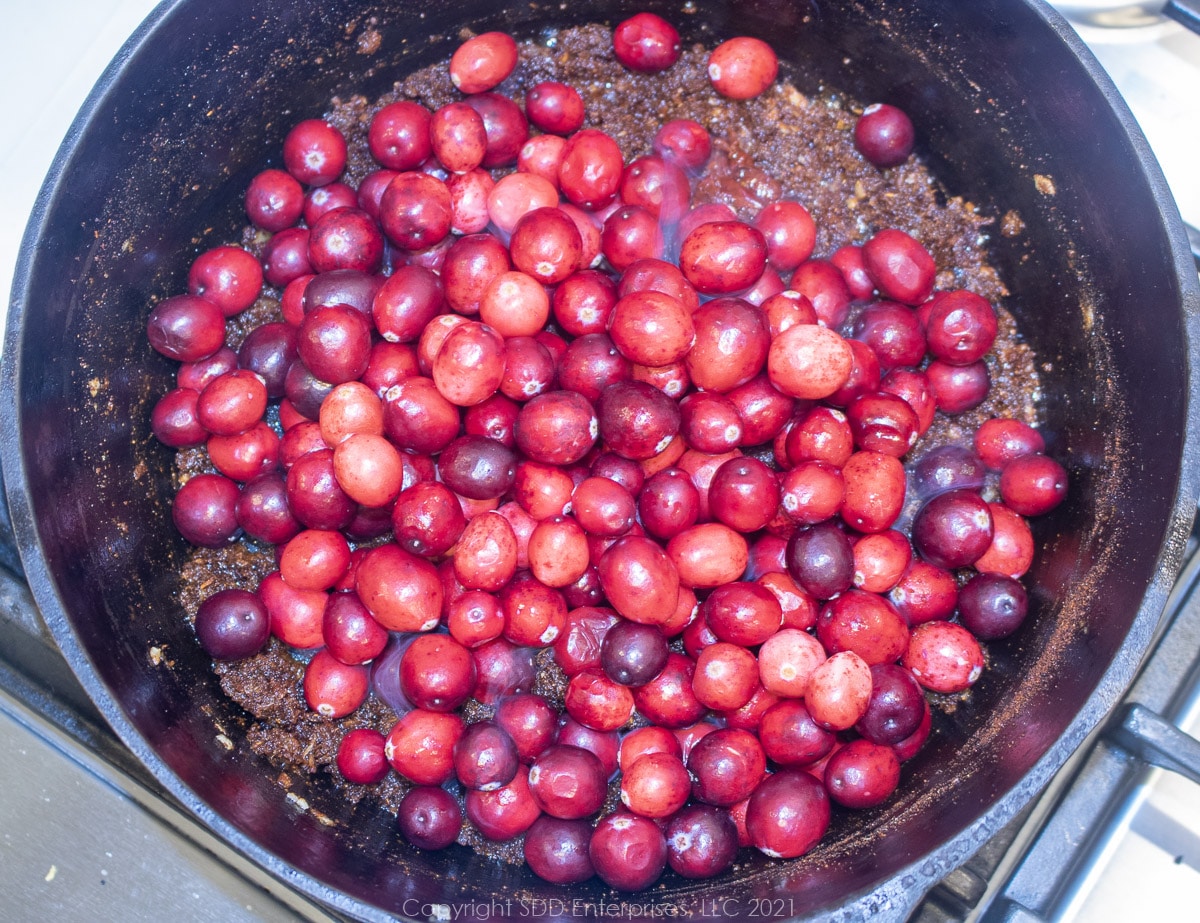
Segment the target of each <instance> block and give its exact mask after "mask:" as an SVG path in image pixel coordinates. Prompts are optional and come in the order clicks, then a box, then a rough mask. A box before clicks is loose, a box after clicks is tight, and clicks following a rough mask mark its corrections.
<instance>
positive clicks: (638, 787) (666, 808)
mask: <svg viewBox="0 0 1200 923" xmlns="http://www.w3.org/2000/svg"><path fill="white" fill-rule="evenodd" d="M691 788H692V780H691V777H690V776H689V775H688V771H687V769H686V768H685V767H684V765H683V760H681V759H680V758H679V757H678V756H676V755H674V754H671V753H649V754H646V755H645V756H642V757H641V758H639V759H638V760H636V761H635V762H633V763H632V764H631V765H629V766H627V767H625V769H624V770H623V771H622V773H621V803H622V804H624V805H625V807H627V808H628V809H629V810H630V811H632V812H633V813H634V814H638V815H640V816H642V817H652V818H663V817H670V816H671V815H672V814H674V813H675V812H676V811H678V810H679V809H680V808H682V807H683V806H684V805H685V804H686V803H687V800H688V796H689V795H690V794H691Z"/></svg>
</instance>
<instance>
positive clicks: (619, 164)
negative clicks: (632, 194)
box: [558, 128, 624, 209]
mask: <svg viewBox="0 0 1200 923" xmlns="http://www.w3.org/2000/svg"><path fill="white" fill-rule="evenodd" d="M623 171H624V161H623V159H622V156H621V149H620V147H619V146H618V145H617V142H616V141H614V140H613V139H612V138H611V137H610V136H609V135H606V134H605V133H604V132H602V131H598V130H597V129H594V128H583V129H580V130H579V131H577V132H575V134H573V135H571V137H570V138H568V139H567V146H566V148H564V150H563V159H562V164H561V165H560V166H559V170H558V181H559V186H560V187H561V189H562V193H563V195H564V196H565V197H566V198H567V200H568V201H569V202H572V203H573V204H575V205H579V206H581V207H583V208H588V209H597V208H602V207H603V206H605V205H607V204H608V203H609V202H611V201H612V200H613V198H614V197H615V196H616V194H617V190H618V189H619V188H620V185H621V176H622V173H623Z"/></svg>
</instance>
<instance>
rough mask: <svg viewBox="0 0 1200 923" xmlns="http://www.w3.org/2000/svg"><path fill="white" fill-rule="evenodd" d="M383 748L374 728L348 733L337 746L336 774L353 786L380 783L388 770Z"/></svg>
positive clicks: (379, 735)
mask: <svg viewBox="0 0 1200 923" xmlns="http://www.w3.org/2000/svg"><path fill="white" fill-rule="evenodd" d="M384 746H385V739H384V736H383V735H382V734H380V733H379V732H378V731H377V730H375V729H374V728H355V729H354V730H352V731H348V732H347V733H346V735H345V736H344V737H343V738H342V740H341V742H340V743H339V744H338V751H337V768H338V772H340V773H341V774H342V778H343V779H345V780H346V781H347V782H353V783H354V784H355V785H373V784H375V783H376V782H379V781H381V780H382V779H383V778H384V776H386V775H387V774H388V768H389V767H388V761H387V757H385V756H384V755H383V749H384ZM456 832H457V831H456Z"/></svg>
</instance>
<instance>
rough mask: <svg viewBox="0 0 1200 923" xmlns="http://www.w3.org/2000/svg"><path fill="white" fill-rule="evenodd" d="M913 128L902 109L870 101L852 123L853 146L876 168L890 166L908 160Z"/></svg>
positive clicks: (913, 137) (914, 136)
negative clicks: (870, 103) (853, 123)
mask: <svg viewBox="0 0 1200 923" xmlns="http://www.w3.org/2000/svg"><path fill="white" fill-rule="evenodd" d="M915 139H916V131H915V130H914V129H913V123H912V120H911V119H909V117H908V116H907V115H906V114H905V113H904V111H903V110H902V109H898V108H896V107H895V106H889V105H888V104H887V103H873V104H872V105H870V106H867V108H866V109H864V110H863V113H862V115H861V116H859V118H858V121H857V122H856V123H855V125H854V146H855V147H857V148H858V150H859V153H861V154H862V155H863V157H865V158H866V159H867V160H868V161H869V162H870V163H872V164H874V165H875V166H877V167H880V168H885V167H894V166H897V165H899V164H902V163H904V161H906V160H908V157H909V155H910V154H911V153H912V150H913V143H914V141H915Z"/></svg>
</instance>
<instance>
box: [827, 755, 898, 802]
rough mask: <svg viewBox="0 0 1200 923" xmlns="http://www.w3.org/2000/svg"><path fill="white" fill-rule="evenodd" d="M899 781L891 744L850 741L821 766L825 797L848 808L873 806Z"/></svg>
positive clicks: (890, 791)
mask: <svg viewBox="0 0 1200 923" xmlns="http://www.w3.org/2000/svg"><path fill="white" fill-rule="evenodd" d="M899 784H900V760H899V759H898V758H897V756H896V754H895V752H894V751H893V750H892V748H891V747H889V746H885V745H883V744H876V743H872V742H871V741H869V740H861V739H860V740H852V741H851V742H850V743H848V744H846V746H844V747H842V748H841V749H840V750H838V751H837V752H836V753H834V754H833V756H831V757H830V758H829V762H828V763H827V764H826V765H825V788H826V790H827V791H828V792H829V797H830V798H832V799H833V800H834V801H836V802H837V803H838V804H840V805H843V806H845V807H848V808H873V807H875V806H876V805H880V804H882V803H883V802H885V801H886V800H887V799H888V798H889V797H891V794H892V792H894V791H895V790H896V786H897V785H899Z"/></svg>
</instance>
